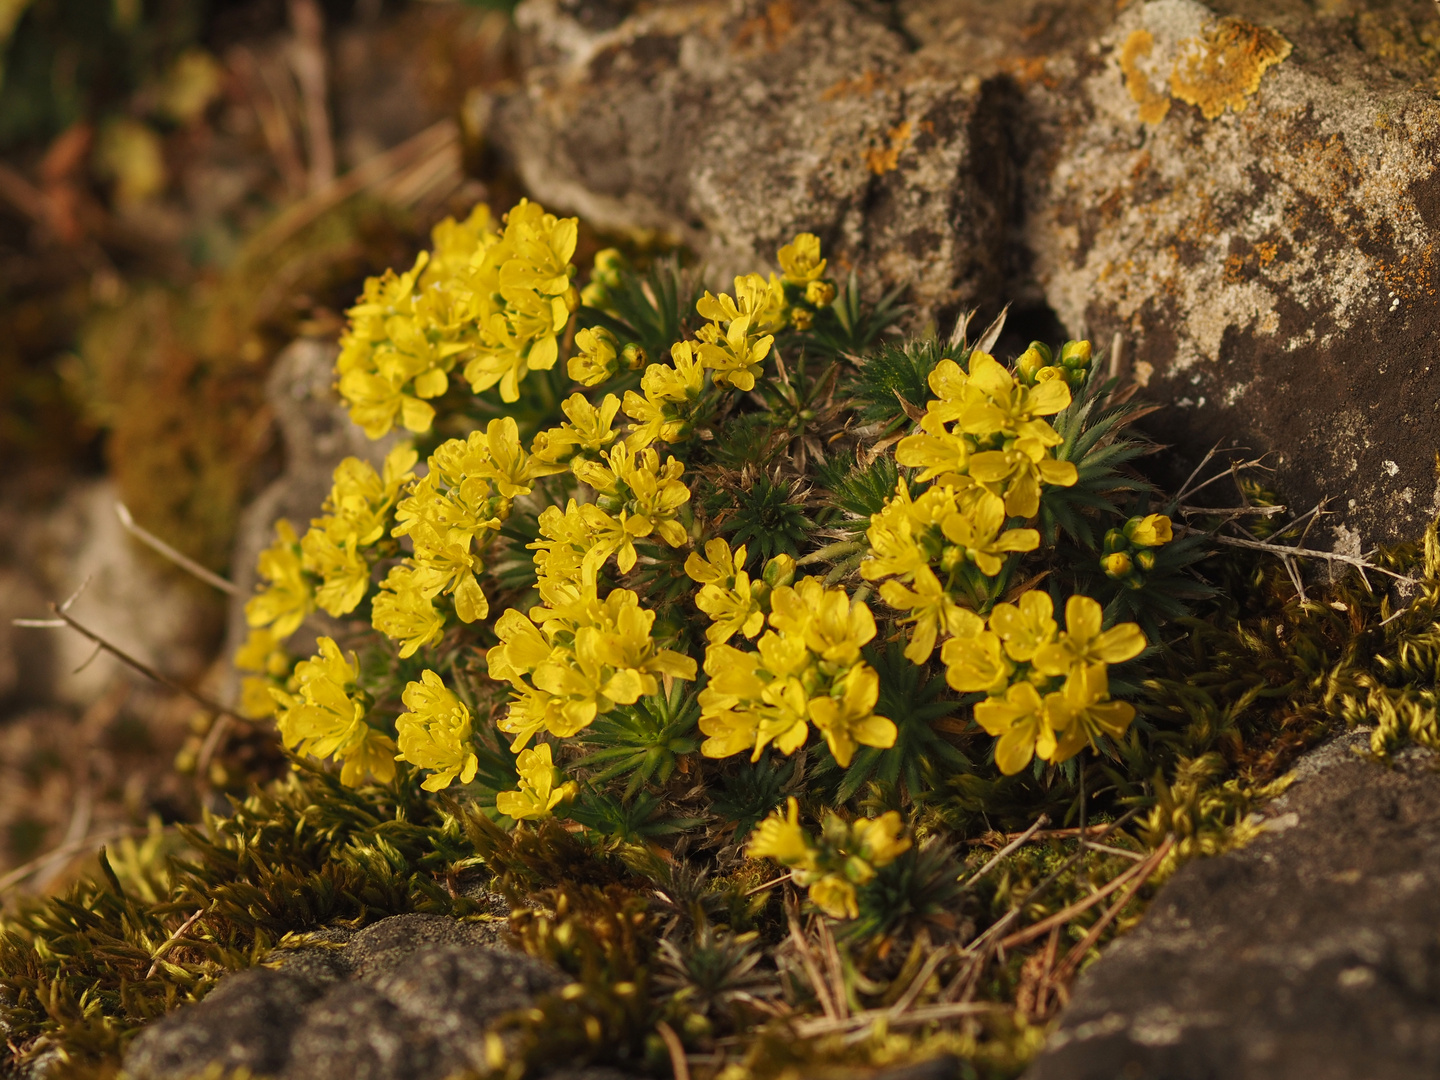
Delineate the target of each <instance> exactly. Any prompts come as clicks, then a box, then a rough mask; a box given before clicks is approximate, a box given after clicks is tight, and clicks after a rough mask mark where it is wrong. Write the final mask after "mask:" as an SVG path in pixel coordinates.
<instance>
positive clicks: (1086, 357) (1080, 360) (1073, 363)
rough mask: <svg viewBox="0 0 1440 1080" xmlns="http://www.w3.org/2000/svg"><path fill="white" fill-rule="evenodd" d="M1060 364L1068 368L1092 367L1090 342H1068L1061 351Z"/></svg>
mask: <svg viewBox="0 0 1440 1080" xmlns="http://www.w3.org/2000/svg"><path fill="white" fill-rule="evenodd" d="M1060 363H1061V364H1062V365H1064V366H1065V367H1067V368H1083V367H1089V366H1090V342H1088V341H1067V342H1066V343H1065V344H1064V345H1063V346H1062V347H1061V349H1060Z"/></svg>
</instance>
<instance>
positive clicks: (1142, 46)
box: [1120, 30, 1170, 124]
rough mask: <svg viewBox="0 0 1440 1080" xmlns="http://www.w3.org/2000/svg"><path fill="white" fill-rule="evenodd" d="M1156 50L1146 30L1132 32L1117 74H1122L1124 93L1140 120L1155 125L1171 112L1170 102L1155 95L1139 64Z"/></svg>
mask: <svg viewBox="0 0 1440 1080" xmlns="http://www.w3.org/2000/svg"><path fill="white" fill-rule="evenodd" d="M1154 49H1155V35H1154V34H1152V33H1150V31H1149V30H1135V31H1132V32H1131V34H1130V36H1129V37H1127V38H1126V39H1125V44H1124V45H1123V46H1122V47H1121V50H1120V70H1121V71H1122V72H1124V74H1125V89H1126V90H1128V91H1129V92H1130V96H1131V97H1132V98H1133V99H1134V100H1135V103H1136V104H1137V105H1139V106H1140V119H1141V120H1143V121H1144V122H1145V123H1147V124H1158V123H1160V121H1161V120H1164V119H1165V116H1166V114H1167V113H1168V112H1169V111H1170V99H1169V98H1168V97H1166V96H1165V95H1164V94H1161V93H1157V92H1156V91H1155V89H1154V88H1153V87H1151V85H1150V79H1149V77H1148V76H1147V75H1146V74H1145V71H1144V69H1143V68H1141V67H1140V63H1139V61H1140V60H1142V59H1144V58H1145V57H1147V56H1149V55H1150V54H1151V52H1153V51H1154Z"/></svg>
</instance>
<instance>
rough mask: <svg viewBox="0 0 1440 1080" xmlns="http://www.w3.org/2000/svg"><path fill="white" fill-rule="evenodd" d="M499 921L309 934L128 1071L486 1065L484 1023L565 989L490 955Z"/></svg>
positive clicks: (423, 1074)
mask: <svg viewBox="0 0 1440 1080" xmlns="http://www.w3.org/2000/svg"><path fill="white" fill-rule="evenodd" d="M503 925H504V924H503V923H498V922H497V923H494V924H489V923H462V922H458V921H456V920H453V919H447V918H444V917H442V916H438V915H395V916H391V917H390V918H388V919H382V920H380V921H379V922H377V923H374V924H372V925H371V926H368V927H366V928H365V929H364V930H361V931H359V932H358V933H350V932H348V931H339V930H332V931H327V932H325V933H323V934H322V935H318V937H319V938H322V939H323V940H316V937H317V936H312V939H311V941H310V942H309V943H308V944H307V946H306V947H304V948H298V949H295V950H282V951H281V952H280V953H278V954H276V955H275V956H273V957H272V960H273V961H274V966H273V967H265V968H255V969H252V970H250V971H243V972H240V973H238V974H235V975H232V976H230V977H229V978H227V979H225V980H223V981H222V982H221V984H220V985H219V986H218V987H216V989H215V990H214V991H213V992H212V993H211V994H210V995H209V996H208V997H207V998H205V1000H204V1001H202V1002H200V1003H199V1004H198V1005H194V1006H191V1007H189V1008H186V1009H182V1010H180V1011H179V1012H176V1013H173V1014H171V1015H170V1016H168V1017H166V1018H165V1019H164V1020H161V1021H159V1022H158V1023H156V1024H154V1025H152V1026H150V1027H148V1028H146V1029H145V1030H144V1031H143V1032H141V1034H140V1035H139V1036H138V1037H137V1038H136V1040H135V1042H134V1044H133V1045H132V1046H131V1047H130V1050H129V1052H128V1053H127V1055H126V1057H125V1070H126V1073H127V1075H129V1076H130V1077H132V1078H133V1080H189V1078H190V1077H194V1076H198V1075H200V1074H201V1073H203V1072H204V1071H205V1070H206V1069H207V1068H210V1067H212V1066H215V1065H219V1066H220V1067H221V1068H222V1069H223V1070H226V1071H228V1070H231V1069H236V1068H240V1067H244V1068H248V1069H249V1070H251V1071H252V1072H253V1073H256V1074H259V1075H266V1076H273V1077H276V1078H277V1080H331V1078H333V1080H387V1078H394V1080H427V1078H431V1077H434V1078H437V1080H438V1078H439V1077H444V1076H448V1075H450V1074H452V1073H456V1072H459V1071H462V1070H468V1069H475V1070H478V1069H483V1068H484V1066H485V1057H484V1040H485V1026H486V1024H487V1023H488V1022H489V1021H491V1020H494V1019H495V1018H497V1017H499V1016H500V1015H502V1014H504V1013H506V1012H510V1011H512V1010H514V1009H518V1008H523V1007H525V1006H526V1005H527V1004H529V1002H530V1001H531V1000H533V998H534V997H535V995H537V994H540V993H544V992H546V991H551V990H554V989H556V988H557V987H559V986H560V985H562V984H563V983H564V982H565V981H566V980H565V977H564V976H563V975H562V974H561V973H560V972H558V971H556V970H555V969H553V968H550V967H548V966H547V965H545V964H542V963H540V962H539V961H537V960H533V959H531V958H529V957H527V956H525V955H523V954H521V953H517V952H514V951H512V950H510V949H507V948H505V947H504V946H502V945H500V944H499V935H500V931H499V929H498V928H499V927H500V926H503ZM604 1072H605V1070H589V1071H587V1072H586V1076H587V1080H603V1077H602V1075H601V1074H602V1073H604ZM592 1073H593V1075H592ZM617 1075H618V1074H617Z"/></svg>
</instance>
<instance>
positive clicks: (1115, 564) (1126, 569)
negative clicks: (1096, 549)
mask: <svg viewBox="0 0 1440 1080" xmlns="http://www.w3.org/2000/svg"><path fill="white" fill-rule="evenodd" d="M1100 565H1101V566H1103V567H1104V568H1105V574H1106V576H1107V577H1112V578H1116V579H1119V578H1123V577H1129V576H1130V572H1131V570H1132V569H1133V568H1132V566H1131V565H1130V556H1129V555H1127V554H1126V553H1125V552H1123V551H1117V552H1115V554H1113V555H1106V556H1105V557H1104V558H1103V559H1101V560H1100Z"/></svg>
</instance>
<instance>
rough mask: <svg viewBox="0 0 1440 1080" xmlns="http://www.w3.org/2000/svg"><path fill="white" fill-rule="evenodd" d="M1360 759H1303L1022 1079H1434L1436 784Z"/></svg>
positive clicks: (1129, 938)
mask: <svg viewBox="0 0 1440 1080" xmlns="http://www.w3.org/2000/svg"><path fill="white" fill-rule="evenodd" d="M1365 745H1366V739H1365V736H1364V735H1363V734H1361V735H1351V736H1348V737H1344V738H1341V739H1338V740H1336V741H1334V742H1332V743H1329V744H1328V745H1326V746H1324V747H1322V748H1321V749H1319V750H1317V751H1315V752H1314V753H1312V754H1310V755H1308V756H1307V757H1306V758H1304V759H1302V761H1301V763H1300V765H1299V766H1298V767H1297V773H1298V775H1299V780H1298V781H1297V783H1296V784H1295V785H1294V786H1293V787H1291V789H1290V790H1289V791H1287V792H1286V793H1285V794H1284V795H1283V796H1281V797H1280V798H1279V799H1277V800H1275V801H1274V802H1273V803H1271V804H1270V805H1269V806H1268V807H1267V808H1266V815H1267V818H1268V828H1267V832H1266V834H1265V835H1263V836H1261V837H1260V838H1259V839H1258V840H1256V841H1255V842H1254V843H1253V844H1251V845H1250V846H1248V847H1246V848H1243V849H1241V850H1239V851H1235V852H1231V853H1229V854H1227V855H1223V856H1221V857H1219V858H1215V859H1206V860H1201V861H1197V862H1193V863H1190V864H1189V865H1187V866H1185V867H1184V868H1182V869H1181V870H1180V872H1179V873H1177V874H1176V875H1175V877H1174V878H1172V879H1171V880H1170V881H1169V882H1168V883H1167V884H1166V885H1165V887H1164V888H1163V889H1162V890H1161V892H1160V894H1159V896H1158V897H1157V898H1156V899H1155V901H1154V903H1153V904H1152V905H1151V907H1150V909H1149V911H1148V913H1147V914H1146V917H1145V920H1144V922H1142V923H1141V924H1140V926H1139V927H1138V928H1137V929H1136V930H1134V931H1132V932H1131V933H1130V934H1128V935H1126V936H1125V937H1122V938H1121V939H1119V940H1118V941H1117V942H1116V943H1115V944H1114V945H1113V946H1111V947H1110V949H1109V950H1108V951H1107V952H1106V953H1105V955H1104V956H1102V957H1101V959H1100V960H1099V961H1097V962H1096V963H1095V965H1094V966H1093V967H1091V968H1090V969H1089V970H1087V971H1086V972H1085V974H1084V975H1083V976H1082V977H1081V979H1080V981H1079V983H1078V984H1077V985H1076V987H1075V990H1074V995H1073V1001H1072V1004H1071V1006H1070V1008H1069V1009H1068V1010H1067V1011H1066V1012H1065V1013H1064V1014H1063V1016H1062V1018H1061V1024H1060V1028H1059V1030H1058V1032H1057V1033H1056V1034H1055V1035H1054V1036H1053V1037H1052V1039H1051V1041H1050V1043H1049V1046H1048V1047H1047V1049H1046V1051H1045V1053H1044V1055H1043V1056H1042V1057H1041V1058H1040V1059H1039V1060H1038V1061H1037V1062H1036V1063H1035V1065H1034V1066H1033V1067H1032V1068H1031V1070H1030V1071H1029V1072H1028V1073H1027V1074H1026V1076H1027V1080H1114V1078H1117V1077H1125V1078H1127V1080H1161V1078H1163V1080H1211V1078H1215V1080H1219V1078H1225V1080H1250V1078H1254V1080H1260V1078H1264V1080H1289V1078H1294V1080H1302V1078H1303V1080H1331V1078H1333V1080H1357V1078H1364V1077H1376V1078H1379V1077H1384V1078H1386V1080H1409V1078H1412V1077H1413V1078H1416V1080H1419V1078H1421V1077H1427V1078H1428V1077H1434V1076H1436V1075H1440V937H1437V933H1436V927H1437V926H1440V774H1437V773H1436V771H1435V762H1434V758H1433V755H1431V754H1429V752H1420V751H1410V752H1408V754H1407V755H1402V758H1401V760H1399V761H1398V762H1397V764H1396V765H1395V767H1393V768H1389V769H1386V768H1382V767H1380V766H1377V765H1375V764H1372V763H1370V762H1368V761H1364V760H1361V759H1359V758H1358V757H1357V756H1356V754H1355V753H1354V752H1353V750H1354V749H1355V748H1361V747H1364V746H1365Z"/></svg>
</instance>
